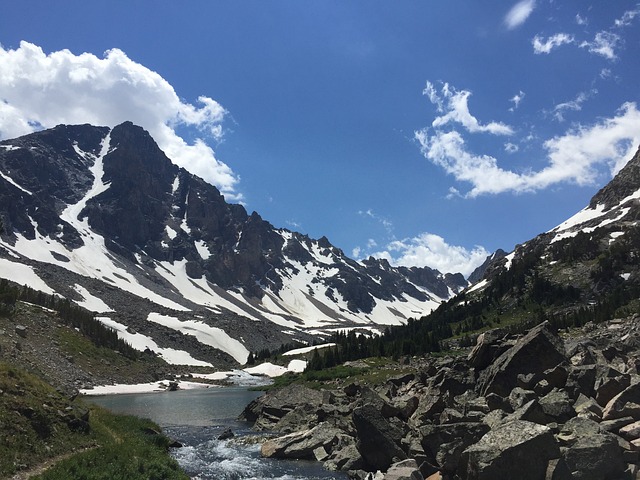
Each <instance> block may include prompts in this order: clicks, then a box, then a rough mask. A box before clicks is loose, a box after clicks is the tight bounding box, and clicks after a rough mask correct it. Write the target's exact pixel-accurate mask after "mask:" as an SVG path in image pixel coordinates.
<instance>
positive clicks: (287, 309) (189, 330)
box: [0, 122, 466, 365]
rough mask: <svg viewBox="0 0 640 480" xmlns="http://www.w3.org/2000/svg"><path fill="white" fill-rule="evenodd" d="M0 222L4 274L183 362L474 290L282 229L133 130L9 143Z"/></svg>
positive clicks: (309, 334) (367, 323) (233, 355)
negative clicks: (352, 256)
mask: <svg viewBox="0 0 640 480" xmlns="http://www.w3.org/2000/svg"><path fill="white" fill-rule="evenodd" d="M0 219H2V223H3V225H4V232H3V233H2V235H1V236H0V276H1V277H4V278H9V279H12V280H15V281H18V282H19V283H29V284H30V285H31V286H33V287H34V288H38V289H41V290H43V291H46V292H48V293H52V292H55V293H57V294H60V295H63V296H65V297H67V298H70V299H72V300H74V301H76V302H77V303H78V304H80V305H82V306H84V307H86V308H88V309H90V310H93V311H96V312H98V313H99V314H100V318H102V320H103V322H104V323H106V324H107V325H109V326H111V327H113V328H115V329H117V330H118V331H119V333H120V335H121V336H122V338H124V339H126V340H127V341H129V342H130V343H132V344H133V345H134V346H136V347H138V348H140V349H144V347H145V346H149V348H151V349H153V350H155V351H157V352H160V353H161V355H162V356H163V358H165V359H168V360H170V361H172V362H187V363H191V364H194V365H195V364H203V363H204V364H206V363H218V361H219V360H220V359H221V358H224V359H226V360H227V361H228V362H230V363H234V362H239V363H243V362H244V360H245V359H246V357H247V355H248V353H249V351H250V350H257V349H262V348H265V347H266V348H273V347H276V346H279V345H280V344H281V343H283V342H289V341H291V340H292V339H293V340H299V341H311V340H312V339H313V338H314V337H317V336H318V335H322V334H326V333H328V332H330V331H332V330H335V329H337V328H341V329H342V328H365V329H369V330H371V329H373V330H377V329H379V328H381V327H380V326H381V325H397V324H402V323H404V322H406V321H407V319H408V318H411V317H417V316H420V315H423V314H424V313H425V312H428V311H430V310H431V309H433V308H435V307H436V306H437V305H439V303H440V302H441V301H442V300H444V299H447V298H449V297H450V296H451V295H452V294H454V293H455V292H457V291H459V290H460V289H461V288H463V287H465V286H466V281H465V280H464V278H463V277H462V276H461V275H446V276H445V275H442V274H440V273H439V272H437V271H436V270H432V269H429V268H393V267H391V266H390V265H389V264H388V263H387V262H386V261H384V260H376V259H373V258H370V259H368V260H367V261H365V262H362V263H359V262H356V261H354V260H351V259H349V258H348V257H346V256H345V255H344V253H343V252H342V251H341V250H340V249H338V248H336V247H334V246H333V245H331V243H330V242H329V240H328V239H326V238H321V239H319V240H313V239H310V238H309V237H307V236H305V235H302V234H299V233H296V232H291V231H288V230H284V229H277V228H274V227H273V226H272V225H270V224H269V223H268V222H266V221H264V220H263V219H262V218H261V217H260V216H259V215H258V214H257V213H256V212H253V213H252V214H248V213H247V212H246V210H245V209H244V207H242V206H241V205H231V204H228V203H226V202H225V200H224V197H223V196H222V195H221V194H220V192H219V191H218V190H217V189H216V188H215V187H213V186H211V185H210V184H207V183H206V182H204V181H203V180H202V179H200V178H198V177H196V176H193V175H191V174H190V173H188V172H187V171H186V170H184V169H181V168H179V167H177V166H176V165H174V164H173V163H172V162H171V160H170V159H169V158H167V157H166V155H165V154H164V153H163V152H162V151H161V150H160V149H159V148H158V146H157V145H156V143H155V142H154V141H153V139H152V138H151V137H150V136H149V134H148V133H147V132H146V131H144V130H143V129H142V128H140V127H137V126H135V125H133V124H131V123H130V122H126V123H124V124H122V125H118V126H116V127H115V128H113V129H109V128H106V127H94V126H91V125H76V126H67V125H60V126H58V127H55V128H53V129H51V130H45V131H42V132H38V133H34V134H31V135H27V136H24V137H20V138H18V139H13V140H9V141H3V142H0ZM179 352H182V353H179ZM214 359H215V360H216V362H213V360H214Z"/></svg>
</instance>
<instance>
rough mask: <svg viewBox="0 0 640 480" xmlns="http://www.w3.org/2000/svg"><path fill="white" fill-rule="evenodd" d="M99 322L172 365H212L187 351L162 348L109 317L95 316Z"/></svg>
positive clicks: (122, 337) (120, 336) (140, 349)
mask: <svg viewBox="0 0 640 480" xmlns="http://www.w3.org/2000/svg"><path fill="white" fill-rule="evenodd" d="M96 319H97V320H99V321H100V322H101V323H103V324H104V325H106V326H107V327H110V328H112V329H113V330H115V331H116V332H117V333H118V338H120V339H122V340H124V341H125V342H127V343H128V344H129V345H131V346H132V347H133V348H135V349H136V350H139V351H141V352H144V351H145V350H146V349H147V348H148V349H149V350H153V351H154V352H155V353H157V354H158V355H159V356H160V357H162V359H163V360H164V361H165V362H167V363H170V364H172V365H190V366H193V367H212V366H213V365H211V364H210V363H209V362H203V361H201V360H197V359H195V358H193V357H192V356H191V354H190V353H189V352H185V351H184V350H176V349H174V348H162V347H159V346H158V344H157V343H156V342H155V341H154V340H153V339H152V338H151V337H147V336H146V335H143V334H141V333H137V332H136V333H130V332H129V331H128V330H127V326H126V325H123V324H121V323H118V322H116V321H114V320H111V319H110V318H109V317H96Z"/></svg>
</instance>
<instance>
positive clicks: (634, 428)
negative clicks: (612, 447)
mask: <svg viewBox="0 0 640 480" xmlns="http://www.w3.org/2000/svg"><path fill="white" fill-rule="evenodd" d="M619 434H620V436H621V437H622V438H625V439H627V440H629V441H630V442H631V441H633V440H636V439H638V438H640V421H638V422H633V423H630V424H629V425H625V426H624V427H622V428H620V430H619Z"/></svg>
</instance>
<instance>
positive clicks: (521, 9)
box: [504, 0, 536, 30]
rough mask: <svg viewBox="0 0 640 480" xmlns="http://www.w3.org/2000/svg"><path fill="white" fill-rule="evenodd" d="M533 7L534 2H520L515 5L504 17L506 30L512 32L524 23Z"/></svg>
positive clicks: (531, 0)
mask: <svg viewBox="0 0 640 480" xmlns="http://www.w3.org/2000/svg"><path fill="white" fill-rule="evenodd" d="M535 6H536V2H535V0H521V1H520V2H518V3H516V4H515V5H514V6H513V7H511V10H509V11H508V12H507V14H506V15H505V17H504V23H505V25H506V26H507V28H508V29H509V30H513V29H514V28H517V27H519V26H520V25H522V24H523V23H524V22H526V21H527V18H529V15H531V13H532V12H533V9H534V8H535Z"/></svg>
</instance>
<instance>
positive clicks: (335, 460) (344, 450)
mask: <svg viewBox="0 0 640 480" xmlns="http://www.w3.org/2000/svg"><path fill="white" fill-rule="evenodd" d="M363 467H364V460H363V459H362V456H361V455H360V452H358V449H357V448H356V444H355V442H354V440H353V439H352V438H351V437H347V436H346V435H340V436H339V437H338V444H337V445H336V446H335V447H334V449H333V451H332V452H331V454H330V455H329V458H328V459H327V460H325V461H324V468H326V469H327V470H332V471H336V470H345V471H347V470H358V469H361V468H363Z"/></svg>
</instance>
